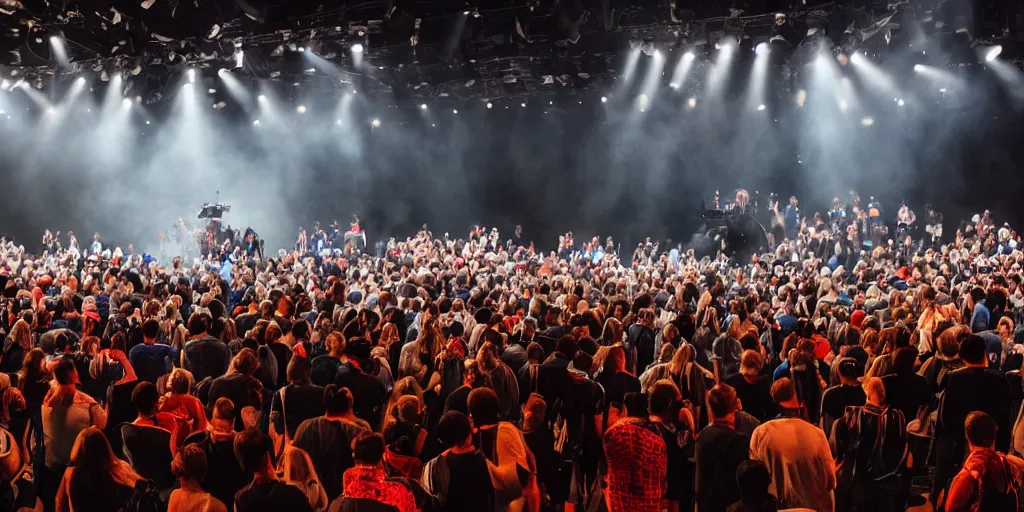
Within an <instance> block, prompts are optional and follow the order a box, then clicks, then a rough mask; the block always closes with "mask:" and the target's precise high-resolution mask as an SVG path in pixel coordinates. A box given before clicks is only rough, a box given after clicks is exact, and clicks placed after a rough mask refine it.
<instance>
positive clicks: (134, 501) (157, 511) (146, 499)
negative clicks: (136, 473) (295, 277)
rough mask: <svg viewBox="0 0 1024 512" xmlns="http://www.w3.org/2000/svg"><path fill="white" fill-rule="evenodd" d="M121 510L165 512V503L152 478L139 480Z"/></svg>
mask: <svg viewBox="0 0 1024 512" xmlns="http://www.w3.org/2000/svg"><path fill="white" fill-rule="evenodd" d="M123 512H167V504H166V503H164V501H163V500H162V499H160V490H159V489H157V488H156V484H155V483H153V481H152V480H139V481H138V482H136V483H135V490H134V491H132V497H131V499H129V500H128V503H126V504H125V506H124V510H123Z"/></svg>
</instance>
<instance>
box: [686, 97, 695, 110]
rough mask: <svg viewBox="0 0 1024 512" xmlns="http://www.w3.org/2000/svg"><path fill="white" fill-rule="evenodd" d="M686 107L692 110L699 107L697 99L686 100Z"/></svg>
mask: <svg viewBox="0 0 1024 512" xmlns="http://www.w3.org/2000/svg"><path fill="white" fill-rule="evenodd" d="M686 105H687V106H689V107H690V108H694V107H696V106H697V98H690V99H688V100H686Z"/></svg>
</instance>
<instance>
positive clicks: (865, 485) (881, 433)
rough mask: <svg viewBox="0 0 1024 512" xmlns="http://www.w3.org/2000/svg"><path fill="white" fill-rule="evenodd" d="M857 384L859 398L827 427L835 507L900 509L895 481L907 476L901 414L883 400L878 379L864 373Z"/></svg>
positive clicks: (841, 511)
mask: <svg viewBox="0 0 1024 512" xmlns="http://www.w3.org/2000/svg"><path fill="white" fill-rule="evenodd" d="M862 387H863V389H864V394H865V396H866V397H867V399H866V402H865V404H864V405H862V406H851V407H847V408H846V413H845V414H844V415H843V417H841V418H839V419H837V420H836V421H835V424H834V426H833V427H832V429H831V430H832V437H831V439H830V444H831V446H832V455H833V457H835V461H836V466H837V469H836V480H837V485H836V511H837V512H845V511H847V510H851V509H852V510H858V511H863V510H877V511H880V512H895V511H897V510H903V509H904V507H902V504H901V503H900V501H901V500H900V499H899V498H900V496H901V490H902V489H903V486H902V485H900V484H901V482H902V480H903V478H909V477H910V475H909V474H906V472H905V470H906V469H907V467H908V466H909V463H910V456H909V453H910V451H909V448H908V446H907V427H906V418H904V416H903V413H902V412H901V411H900V410H899V409H894V408H891V407H889V406H888V405H886V401H885V384H883V383H882V379H880V378H878V377H869V378H867V379H865V380H864V383H863V384H862Z"/></svg>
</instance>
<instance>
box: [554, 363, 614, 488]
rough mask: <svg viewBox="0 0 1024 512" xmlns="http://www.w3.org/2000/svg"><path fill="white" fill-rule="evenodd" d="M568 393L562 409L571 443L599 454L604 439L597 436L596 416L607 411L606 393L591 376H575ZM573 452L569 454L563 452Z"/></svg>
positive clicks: (590, 452)
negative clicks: (589, 377) (588, 377)
mask: <svg viewBox="0 0 1024 512" xmlns="http://www.w3.org/2000/svg"><path fill="white" fill-rule="evenodd" d="M570 379H572V380H571V381H570V382H571V385H570V386H568V390H569V393H568V394H567V395H566V400H565V402H564V403H563V408H562V411H561V415H562V417H564V418H565V423H566V428H568V429H569V430H568V444H569V446H571V447H574V448H579V449H580V450H581V451H582V453H583V454H584V455H585V456H586V455H595V456H600V454H601V453H602V447H601V439H600V438H599V437H598V436H597V430H596V429H595V425H594V417H595V416H597V415H598V414H602V413H603V412H604V411H606V410H607V408H608V407H607V405H606V398H605V397H606V392H605V390H604V388H602V387H601V385H600V384H598V383H597V382H594V381H592V380H590V379H587V378H584V377H581V376H578V375H572V376H570ZM563 455H570V454H563ZM595 469H596V468H595Z"/></svg>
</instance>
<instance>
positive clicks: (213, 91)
mask: <svg viewBox="0 0 1024 512" xmlns="http://www.w3.org/2000/svg"><path fill="white" fill-rule="evenodd" d="M206 92H207V93H208V94H217V89H207V90H206Z"/></svg>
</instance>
